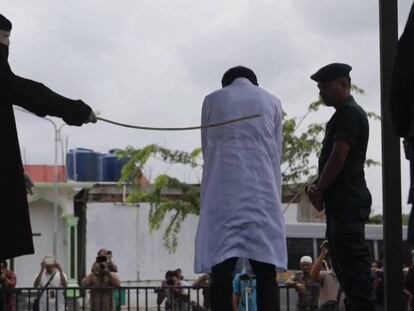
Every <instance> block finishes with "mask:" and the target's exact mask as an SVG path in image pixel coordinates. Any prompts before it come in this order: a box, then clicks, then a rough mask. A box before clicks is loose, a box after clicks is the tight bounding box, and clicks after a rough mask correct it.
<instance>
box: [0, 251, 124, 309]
mask: <svg viewBox="0 0 414 311" xmlns="http://www.w3.org/2000/svg"><path fill="white" fill-rule="evenodd" d="M116 272H118V267H117V266H116V264H115V263H114V262H113V261H112V252H111V251H109V250H106V249H100V250H99V251H98V254H97V257H96V260H95V262H94V263H93V264H92V267H91V272H90V273H89V274H88V275H87V276H85V277H84V278H83V279H82V280H81V282H80V285H81V286H82V287H88V288H92V289H91V291H90V305H91V310H100V311H113V310H116V303H117V299H115V298H114V291H113V288H114V287H120V286H121V281H120V279H119V277H118V276H117V274H116ZM67 285H68V284H67V277H66V274H65V273H64V272H63V270H62V267H61V265H60V264H59V263H58V262H57V261H56V259H55V257H54V256H53V255H48V256H45V257H44V258H43V260H42V262H41V263H40V271H39V273H38V274H37V276H36V278H35V280H34V283H33V287H34V288H37V289H38V291H37V292H36V293H35V294H34V295H35V297H33V298H32V304H34V305H37V309H38V310H39V311H46V310H54V311H65V310H66V303H65V299H66V298H65V295H64V294H65V293H64V291H63V290H54V289H55V288H66V287H67ZM15 287H16V274H15V273H14V272H12V271H11V270H9V268H8V264H7V261H2V262H1V263H0V289H1V288H15ZM15 310H16V295H15V294H14V293H13V292H2V294H1V295H0V311H15Z"/></svg>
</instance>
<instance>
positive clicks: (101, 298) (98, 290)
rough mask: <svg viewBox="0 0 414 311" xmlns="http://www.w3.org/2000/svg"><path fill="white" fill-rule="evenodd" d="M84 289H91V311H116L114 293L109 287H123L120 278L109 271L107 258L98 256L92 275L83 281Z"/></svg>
mask: <svg viewBox="0 0 414 311" xmlns="http://www.w3.org/2000/svg"><path fill="white" fill-rule="evenodd" d="M81 286H83V287H93V289H91V311H114V310H115V299H114V291H113V290H112V289H108V287H121V281H120V280H119V278H118V276H117V275H116V274H115V273H114V272H111V271H110V270H109V263H108V260H107V258H106V256H98V257H97V258H96V262H95V263H94V265H93V267H92V273H91V274H89V275H88V276H86V277H84V278H83V279H82V281H81Z"/></svg>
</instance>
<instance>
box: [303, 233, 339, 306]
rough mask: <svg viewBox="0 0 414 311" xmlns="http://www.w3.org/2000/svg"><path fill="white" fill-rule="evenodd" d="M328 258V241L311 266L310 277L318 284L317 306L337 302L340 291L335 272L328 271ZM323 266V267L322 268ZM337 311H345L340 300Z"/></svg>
mask: <svg viewBox="0 0 414 311" xmlns="http://www.w3.org/2000/svg"><path fill="white" fill-rule="evenodd" d="M327 256H328V241H324V242H323V243H322V245H321V253H320V255H319V257H318V259H316V261H315V263H314V264H313V266H312V270H311V272H310V276H311V278H312V280H313V281H314V282H315V283H318V284H319V306H320V305H322V304H324V303H326V302H328V301H337V298H338V292H339V290H340V286H339V281H338V279H337V277H336V275H335V272H334V271H333V270H332V269H330V266H329V265H328V262H327V261H326V259H327ZM324 265H325V267H324ZM338 311H345V305H344V302H343V300H342V299H341V300H340V302H339V309H338Z"/></svg>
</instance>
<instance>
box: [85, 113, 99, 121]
mask: <svg viewBox="0 0 414 311" xmlns="http://www.w3.org/2000/svg"><path fill="white" fill-rule="evenodd" d="M96 121H98V120H97V119H96V115H95V112H93V110H92V111H91V114H90V115H89V117H88V118H87V119H86V120H85V123H96Z"/></svg>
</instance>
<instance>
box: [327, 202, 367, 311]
mask: <svg viewBox="0 0 414 311" xmlns="http://www.w3.org/2000/svg"><path fill="white" fill-rule="evenodd" d="M325 208H326V214H327V217H326V224H327V232H326V235H327V238H328V241H329V254H330V257H331V261H332V265H333V268H334V270H335V273H336V275H337V278H338V280H339V282H340V284H341V287H342V289H343V291H344V293H345V295H346V298H345V306H346V310H347V311H375V300H374V293H373V277H372V274H371V270H370V266H371V265H370V259H369V258H370V255H369V249H368V246H367V244H366V243H365V222H366V221H367V219H368V216H369V212H370V206H367V207H357V206H352V205H351V206H341V208H339V206H326V207H325Z"/></svg>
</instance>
